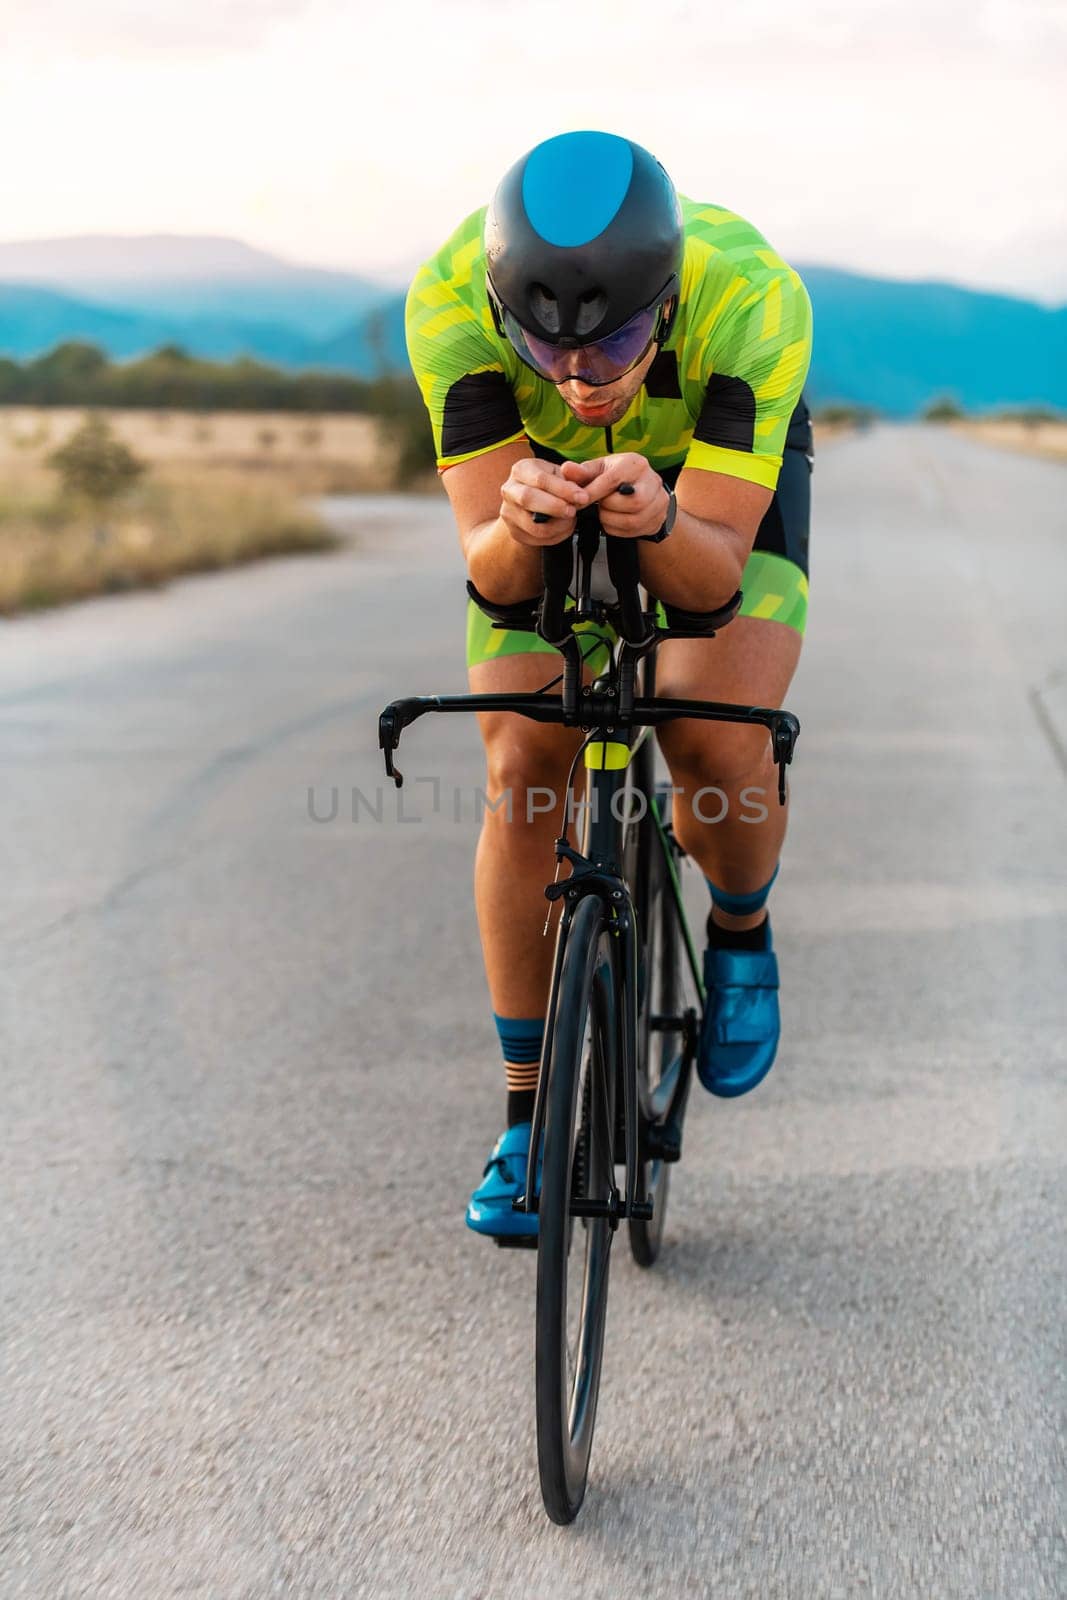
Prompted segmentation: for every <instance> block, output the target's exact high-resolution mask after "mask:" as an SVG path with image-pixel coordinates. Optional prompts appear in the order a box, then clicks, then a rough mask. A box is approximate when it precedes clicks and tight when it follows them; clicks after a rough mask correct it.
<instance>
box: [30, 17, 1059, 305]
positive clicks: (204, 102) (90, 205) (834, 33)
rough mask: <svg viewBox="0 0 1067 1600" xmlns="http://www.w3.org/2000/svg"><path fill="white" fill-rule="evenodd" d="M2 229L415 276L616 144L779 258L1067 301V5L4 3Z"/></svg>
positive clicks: (35, 235)
mask: <svg viewBox="0 0 1067 1600" xmlns="http://www.w3.org/2000/svg"><path fill="white" fill-rule="evenodd" d="M0 39H2V41H3V44H2V54H0V149H2V150H3V151H4V175H3V183H2V185H0V207H2V209H0V237H2V238H6V239H21V238H32V237H39V236H51V235H56V234H68V233H83V232H124V233H147V232H178V233H221V234H227V235H231V236H236V237H239V238H243V239H245V240H247V241H248V242H249V243H251V244H257V245H260V246H263V247H264V248H267V249H271V250H275V251H277V252H279V253H281V254H284V255H286V256H289V257H291V258H293V259H296V260H302V261H306V262H313V263H318V264H322V265H330V266H341V267H349V268H352V269H354V270H357V271H365V272H369V273H372V274H382V273H388V274H391V275H392V276H394V277H397V276H399V275H400V274H402V273H403V272H404V271H405V270H406V269H407V268H408V266H409V265H410V264H411V263H413V262H415V261H417V260H418V259H419V258H420V256H421V255H422V254H424V253H425V252H427V251H428V250H429V249H431V248H433V247H434V246H436V245H437V244H438V243H440V242H441V240H442V239H443V238H444V237H445V236H446V235H447V234H448V233H449V232H450V231H451V229H452V228H453V227H454V226H455V224H456V223H457V222H458V221H459V220H460V218H461V217H463V216H465V215H466V213H467V212H468V211H471V210H473V209H474V208H475V207H476V206H478V205H481V204H483V203H484V202H485V201H486V200H487V199H488V198H489V195H490V193H491V192H492V189H493V186H494V184H495V183H496V181H497V179H498V178H499V177H500V175H501V173H502V172H503V170H504V169H505V168H506V167H507V166H508V165H510V163H511V162H512V161H513V160H515V159H516V158H517V157H518V156H519V155H521V154H522V153H523V151H524V150H526V149H528V148H529V147H530V146H531V145H533V144H535V143H537V141H538V140H539V139H542V138H545V137H547V136H548V135H550V134H553V133H558V132H560V131H561V130H563V129H566V128H582V127H601V128H606V129H608V130H610V131H612V132H616V133H624V134H626V135H628V136H629V137H631V138H634V139H637V140H639V141H640V142H641V143H642V144H645V145H647V146H648V147H649V148H650V149H651V150H653V151H654V152H655V153H656V155H657V156H658V157H659V158H660V160H661V161H662V162H663V164H664V165H665V166H666V168H667V170H668V171H669V172H670V173H671V175H672V177H673V178H674V180H675V182H676V183H677V185H678V187H679V188H680V189H682V190H683V191H684V192H685V193H687V194H690V195H692V196H694V197H695V198H698V199H703V200H709V201H715V202H716V203H718V204H721V205H726V206H729V207H731V208H732V209H734V210H736V211H739V212H741V213H742V215H744V216H746V217H748V218H749V220H751V221H752V222H754V223H755V224H756V225H757V227H759V228H760V229H761V231H762V232H764V233H765V234H766V235H767V236H768V237H769V238H770V239H771V240H772V242H773V243H774V244H775V245H776V246H777V248H778V249H780V250H781V251H782V252H783V253H784V254H785V255H786V256H788V257H791V258H792V259H795V260H799V261H807V262H816V261H817V262H826V263H831V264H835V265H840V266H846V267H853V268H857V269H859V270H861V271H870V272H875V273H881V274H885V275H887V276H893V277H910V278H921V277H941V278H949V279H952V280H955V281H957V282H963V283H970V284H975V285H981V286H989V287H998V288H1004V289H1008V290H1014V291H1015V292H1017V293H1021V294H1027V295H1037V296H1039V297H1041V298H1043V299H1046V300H1064V299H1067V134H1065V129H1064V121H1065V119H1064V115H1063V112H1062V109H1061V108H1062V105H1063V103H1064V100H1065V99H1067V94H1065V85H1067V0H851V3H848V0H758V3H753V0H740V3H735V4H733V5H731V6H726V5H723V4H721V3H720V0H693V3H685V0H640V3H636V0H444V3H442V4H440V5H434V4H430V3H427V0H394V3H392V4H384V5H380V6H376V7H375V8H374V9H373V10H370V9H369V8H368V7H367V6H366V5H365V4H361V3H360V0H91V3H89V0H35V4H34V6H33V8H32V10H31V8H30V7H29V6H27V5H26V4H25V0H0Z"/></svg>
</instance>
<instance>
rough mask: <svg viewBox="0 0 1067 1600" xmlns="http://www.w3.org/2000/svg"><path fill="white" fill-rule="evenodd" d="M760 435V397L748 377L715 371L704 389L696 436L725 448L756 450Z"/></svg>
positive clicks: (694, 435) (694, 436)
mask: <svg viewBox="0 0 1067 1600" xmlns="http://www.w3.org/2000/svg"><path fill="white" fill-rule="evenodd" d="M755 437H756V396H755V395H754V394H753V393H752V390H751V388H750V387H749V385H748V384H747V383H746V382H745V380H744V378H729V377H727V376H726V375H725V374H724V373H718V372H715V373H712V375H711V377H710V378H709V379H708V386H707V389H706V390H705V391H704V404H703V406H702V407H701V408H700V415H699V417H698V418H697V422H696V427H695V428H694V429H693V438H694V439H700V440H701V441H702V443H704V444H713V445H718V446H720V448H722V449H723V450H747V451H748V452H749V453H751V452H752V449H753V446H754V442H755Z"/></svg>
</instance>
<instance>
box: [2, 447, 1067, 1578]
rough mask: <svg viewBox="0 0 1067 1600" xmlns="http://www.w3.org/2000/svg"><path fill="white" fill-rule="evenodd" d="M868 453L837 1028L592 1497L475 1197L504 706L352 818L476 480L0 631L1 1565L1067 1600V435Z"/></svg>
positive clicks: (675, 1285) (599, 1468) (770, 1106)
mask: <svg viewBox="0 0 1067 1600" xmlns="http://www.w3.org/2000/svg"><path fill="white" fill-rule="evenodd" d="M816 481H817V491H816V492H817V502H816V526H815V533H814V573H813V603H812V610H811V618H810V626H809V644H808V648H807V651H806V656H805V660H804V663H803V666H802V670H801V674H800V677H799V678H798V681H797V684H796V687H795V693H794V695H793V696H792V698H791V701H790V703H791V705H792V706H793V707H794V708H795V709H796V711H797V712H798V713H799V715H800V717H801V720H802V722H803V725H804V731H803V735H802V739H801V744H800V747H799V752H798V758H797V762H796V766H795V769H794V788H793V793H794V802H795V805H794V810H795V815H794V825H793V831H792V836H791V840H790V845H789V850H788V855H787V860H786V865H785V866H784V867H783V871H782V875H781V879H780V882H779V887H778V889H777V891H776V896H775V926H776V934H777V942H778V945H779V948H780V953H781V963H782V972H783V985H784V988H783V1008H784V1015H785V1026H786V1037H785V1042H784V1044H783V1048H782V1051H781V1056H780V1061H779V1064H778V1066H777V1067H776V1069H775V1071H774V1073H773V1074H772V1076H771V1078H770V1079H769V1080H768V1081H767V1083H766V1084H765V1085H764V1086H763V1087H762V1088H761V1089H760V1090H759V1091H758V1092H757V1093H756V1094H754V1095H753V1096H751V1097H750V1098H749V1099H747V1100H745V1101H741V1102H735V1103H729V1104H727V1103H720V1102H711V1101H710V1100H708V1099H706V1098H705V1097H704V1096H702V1095H700V1092H699V1090H696V1091H694V1104H693V1107H692V1112H691V1115H690V1120H689V1124H688V1129H687V1150H686V1160H685V1162H684V1164H683V1166H682V1168H681V1169H680V1171H679V1174H678V1176H677V1179H676V1182H675V1185H674V1188H673V1192H672V1211H671V1220H670V1233H669V1248H668V1249H667V1250H666V1252H665V1254H664V1257H663V1259H662V1261H661V1264H660V1266H659V1267H658V1268H657V1269H656V1270H655V1271H654V1272H653V1273H651V1274H642V1273H640V1272H639V1271H638V1270H637V1269H636V1268H635V1267H634V1266H633V1265H632V1264H631V1263H630V1261H629V1260H628V1258H627V1255H626V1253H625V1250H624V1249H622V1248H620V1249H619V1250H618V1251H617V1252H616V1255H615V1266H614V1272H613V1287H612V1298H611V1305H610V1311H609V1331H608V1350H607V1358H606V1367H605V1377H604V1388H603V1393H602V1400H601V1410H600V1419H599V1424H598V1432H597V1440H596V1446H595V1454H594V1461H593V1470H592V1478H591V1484H590V1490H589V1495H588V1499H587V1502H586V1507H585V1509H584V1511H583V1513H582V1516H581V1518H580V1520H579V1522H578V1523H577V1524H576V1525H575V1526H574V1527H573V1528H571V1529H569V1530H560V1529H558V1528H555V1527H554V1526H552V1525H551V1524H549V1523H548V1522H547V1521H546V1520H545V1518H544V1515H543V1513H542V1510H541V1506H540V1499H539V1494H538V1489H537V1480H536V1462H535V1454H534V1420H533V1405H532V1388H533V1371H532V1357H533V1338H532V1317H531V1313H532V1304H533V1283H534V1261H533V1257H532V1256H528V1255H526V1254H522V1255H518V1254H515V1253H510V1254H505V1253H503V1252H500V1251H497V1250H495V1249H493V1248H492V1247H491V1246H489V1245H487V1244H486V1243H484V1242H482V1241H479V1240H478V1239H476V1238H475V1237H474V1236H473V1235H471V1234H469V1233H468V1232H467V1231H466V1229H465V1228H464V1226H463V1220H462V1219H463V1207H464V1203H465V1200H466V1196H467V1194H468V1192H469V1190H470V1188H471V1186H472V1183H473V1182H474V1180H475V1179H476V1177H477V1176H478V1174H479V1171H480V1168H481V1163H482V1161H483V1160H484V1157H485V1153H486V1149H487V1147H488V1144H489V1143H490V1141H491V1139H492V1138H493V1136H494V1135H495V1134H496V1132H497V1131H498V1125H499V1123H500V1121H501V1110H502V1104H501V1086H500V1082H499V1069H498V1066H497V1064H496V1047H495V1040H494V1036H493V1034H492V1031H491V1023H490V1018H489V1013H488V1007H487V1004H486V997H485V991H484V981H483V978H482V974H481V968H480V963H479V954H478V945H477V934H476V928H475V923H474V918H473V914H472V909H471V904H470V890H469V881H470V870H471V856H472V852H473V848H474V842H475V833H474V827H473V824H472V823H471V822H470V821H469V820H463V821H460V822H458V823H457V822H456V821H454V820H453V816H452V806H453V804H454V802H455V795H456V794H457V793H458V794H459V795H460V797H461V810H465V809H467V807H466V801H467V799H468V798H469V795H470V792H471V790H472V788H473V786H474V785H475V784H476V782H477V781H478V779H479V776H480V772H479V767H478V761H477V745H476V735H475V731H474V729H473V728H472V727H464V726H462V725H461V724H460V723H458V722H456V721H449V722H448V723H445V722H444V719H442V720H441V722H440V723H439V724H438V725H436V726H430V725H427V724H423V725H422V726H421V727H420V728H419V729H418V730H415V731H413V732H411V733H409V735H408V736H407V739H406V743H405V748H404V754H405V755H406V758H407V759H406V763H402V764H404V765H405V766H406V770H407V772H408V775H409V779H411V780H413V779H414V778H415V777H416V776H424V777H427V778H429V777H432V776H437V777H439V778H440V780H441V784H442V789H441V796H442V798H441V809H440V810H439V811H438V812H437V813H436V814H435V813H434V811H433V798H434V796H433V788H432V785H431V784H429V783H426V784H423V785H420V786H416V785H415V784H414V783H413V782H412V783H411V786H410V788H409V789H408V790H406V791H405V795H406V797H407V798H408V800H409V806H410V810H409V814H410V815H414V816H415V817H416V819H417V820H414V821H407V822H403V821H398V820H397V818H396V814H395V800H394V799H393V797H392V791H385V790H383V796H384V798H383V801H382V820H381V821H380V822H375V821H374V820H373V818H372V816H371V815H370V814H369V813H368V811H367V809H366V807H365V806H363V805H362V803H361V802H360V803H359V806H360V818H359V820H358V821H356V822H354V821H353V820H352V791H353V788H354V787H359V788H360V789H362V791H363V792H364V795H365V796H366V797H367V798H368V800H369V801H370V803H371V805H376V804H377V801H376V798H375V790H376V786H378V785H379V783H380V781H381V779H380V775H379V769H378V757H377V751H376V749H375V737H374V728H375V715H376V712H377V710H378V708H379V707H380V705H381V704H382V703H384V701H385V700H386V699H387V698H389V697H390V696H391V695H393V694H397V693H402V692H419V691H432V690H449V689H460V688H462V686H463V675H462V668H461V658H462V634H463V622H462V605H461V583H460V579H461V571H460V564H459V559H458V554H457V550H456V547H455V542H454V539H453V536H452V534H451V532H450V528H449V524H448V518H447V512H446V509H445V507H444V505H443V503H440V504H439V503H438V502H436V501H423V502H413V503H410V504H409V503H405V502H393V503H392V504H391V505H388V504H387V503H384V502H381V503H373V502H372V503H370V504H369V505H365V506H363V507H362V508H353V507H349V508H348V509H347V510H346V511H345V515H346V517H347V519H348V521H349V523H350V525H351V526H353V527H355V528H358V529H359V530H360V531H361V536H362V543H361V545H360V546H359V547H355V548H353V549H352V550H350V551H345V552H342V553H340V554H337V555H334V556H330V557H325V558H313V559H301V560H293V561H288V562H281V563H274V564H270V565H266V566H262V567H258V568H255V569H251V570H246V571H243V572H236V573H232V574H228V575H224V576H216V577H208V578H203V579H194V580H189V581H185V582H181V583H178V584H175V585H174V586H173V587H172V588H170V589H168V590H166V591H165V592H163V593H159V594H152V595H145V596H138V597H127V598H117V599H114V600H103V601H99V602H93V603H91V604H88V605H83V606H80V607H78V608H74V609H70V610H67V611H62V612H56V613H53V614H50V615H45V616H41V617H37V618H28V619H25V620H21V621H18V622H13V623H7V624H4V625H2V626H0V774H2V789H0V882H2V886H3V888H2V896H0V1025H2V1043H0V1048H2V1055H3V1060H2V1077H0V1094H2V1103H0V1114H2V1126H3V1146H2V1157H3V1159H2V1168H0V1228H2V1234H0V1237H2V1240H3V1253H2V1258H0V1260H2V1266H0V1294H2V1300H0V1311H2V1324H0V1386H2V1393H0V1594H2V1596H3V1597H4V1600H13V1597H15V1596H19V1597H22V1596H26V1597H32V1600H63V1597H70V1600H73V1597H82V1596H86V1597H88V1596H92V1597H97V1596H99V1597H105V1596H106V1597H119V1596H121V1597H126V1596H130V1597H137V1600H156V1597H169V1596H179V1595H182V1596H184V1595H192V1594H196V1595H203V1596H209V1597H225V1600H231V1597H233V1600H236V1597H242V1600H243V1597H248V1600H264V1597H265V1596H268V1595H284V1596H287V1597H290V1596H291V1597H299V1596H315V1597H323V1600H326V1597H331V1600H332V1597H337V1600H342V1597H344V1600H348V1597H351V1596H357V1595H359V1596H363V1595H366V1596H372V1597H375V1600H377V1597H391V1596H397V1597H400V1596H404V1597H410V1596H415V1597H420V1600H421V1597H424V1596H425V1597H437V1596H442V1597H450V1600H451V1597H460V1596H464V1597H468V1600H476V1597H482V1600H500V1597H503V1596H509V1595H523V1596H531V1597H534V1600H541V1597H546V1600H547V1597H551V1600H557V1597H559V1596H562V1595H575V1596H580V1597H581V1600H596V1597H601V1596H603V1597H605V1600H608V1597H610V1600H620V1597H629V1596H642V1597H645V1596H650V1597H651V1596H666V1595H671V1596H674V1595H678V1594H684V1595H689V1594H692V1595H698V1596H704V1595H707V1596H711V1595H714V1596H722V1597H726V1600H737V1597H742V1596H752V1597H758V1600H767V1597H771V1596H775V1597H777V1596H789V1597H808V1596H811V1597H817V1600H833V1597H837V1596H842V1597H849V1600H851V1597H853V1596H857V1595H859V1596H866V1595H871V1596H885V1597H890V1600H898V1597H903V1596H908V1597H911V1596H915V1597H921V1600H931V1597H942V1596H959V1597H961V1600H977V1597H997V1600H1000V1597H1004V1600H1008V1597H1010V1600H1033V1597H1038V1596H1051V1595H1057V1596H1063V1595H1065V1594H1067V1565H1065V1560H1067V1557H1065V1548H1064V1534H1063V1527H1064V1499H1065V1496H1064V1487H1065V1473H1064V1451H1063V1439H1064V1435H1063V1399H1064V1337H1063V1330H1064V1311H1065V1301H1064V1270H1065V1267H1067V1250H1065V1243H1064V1215H1065V1199H1067V1196H1065V1185H1064V1152H1065V1149H1067V1116H1065V1108H1067V1091H1065V1080H1064V1068H1065V1065H1067V984H1065V972H1067V630H1065V627H1064V604H1065V598H1067V514H1065V510H1064V506H1065V500H1067V495H1065V490H1067V470H1065V469H1064V468H1062V467H1059V466H1056V465H1053V464H1049V463H1044V462H1039V461H1030V460H1026V459H1023V458H1021V457H1016V456H1012V455H1008V454H997V453H993V452H992V451H988V450H984V449H983V448H981V447H979V446H976V445H973V444H971V443H968V442H965V441H963V440H959V439H956V438H953V437H951V436H947V435H945V434H943V433H938V432H930V431H923V430H919V429H914V430H900V431H893V430H876V431H874V432H871V433H869V434H866V435H864V436H862V437H859V438H856V439H854V440H850V441H847V442H844V443H840V444H836V445H833V446H830V447H828V448H827V449H826V450H825V452H824V453H823V456H822V458H821V460H820V463H819V468H818V475H817V480H816ZM335 787H336V789H337V791H338V814H337V816H336V818H334V820H332V821H328V820H316V817H318V818H320V819H321V818H326V817H329V815H330V812H331V809H332V791H333V789H334V788H335ZM309 790H310V791H311V797H312V801H311V804H310V805H309ZM693 876H695V875H693ZM698 888H699V886H698V885H695V884H694V885H693V889H694V892H697V890H698ZM697 1096H699V1098H696V1097H697ZM620 1243H621V1241H620Z"/></svg>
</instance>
